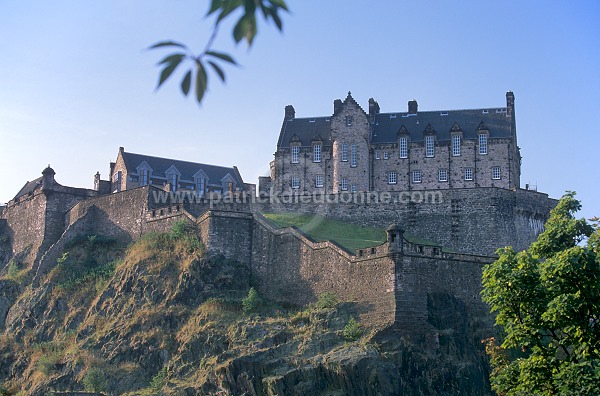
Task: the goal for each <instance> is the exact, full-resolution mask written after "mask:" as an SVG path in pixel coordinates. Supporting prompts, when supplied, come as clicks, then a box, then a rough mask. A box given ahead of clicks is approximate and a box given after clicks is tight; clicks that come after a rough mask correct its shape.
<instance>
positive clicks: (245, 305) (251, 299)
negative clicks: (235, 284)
mask: <svg viewBox="0 0 600 396" xmlns="http://www.w3.org/2000/svg"><path fill="white" fill-rule="evenodd" d="M260 300H261V299H260V297H259V295H258V292H257V291H256V289H255V288H253V287H251V288H250V290H248V295H247V296H246V297H244V298H243V299H242V310H243V311H244V313H249V312H252V311H254V310H256V308H257V307H258V305H259V304H260Z"/></svg>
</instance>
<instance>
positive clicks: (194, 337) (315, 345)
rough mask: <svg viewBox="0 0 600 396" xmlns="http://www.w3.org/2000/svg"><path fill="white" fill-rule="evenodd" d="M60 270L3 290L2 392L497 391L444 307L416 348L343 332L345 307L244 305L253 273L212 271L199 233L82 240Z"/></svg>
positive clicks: (446, 299) (449, 306) (391, 337)
mask: <svg viewBox="0 0 600 396" xmlns="http://www.w3.org/2000/svg"><path fill="white" fill-rule="evenodd" d="M58 261H59V263H58V265H57V266H56V268H55V269H53V270H52V271H51V272H50V273H49V274H48V276H47V277H46V278H45V279H43V280H42V281H41V282H40V284H39V286H36V287H33V286H32V285H30V284H28V283H27V279H29V278H28V277H27V276H24V277H23V278H22V279H23V280H22V283H18V282H16V281H14V280H8V279H3V280H1V281H0V331H2V334H1V335H0V386H1V385H4V386H5V387H6V388H7V389H9V390H10V391H11V392H13V393H16V392H17V391H19V390H20V391H22V392H23V393H22V394H24V395H25V394H26V395H43V394H46V393H47V392H48V391H51V390H55V391H80V390H83V389H84V388H87V389H88V390H95V391H104V392H107V393H109V394H161V393H162V394H172V395H196V394H208V395H211V394H213V395H218V394H219V395H221V394H233V395H308V394H324V395H396V394H411V395H412V394H447V395H453V394H456V395H458V394H461V395H463V394H467V395H469V394H470V395H480V394H481V395H483V394H490V393H491V392H490V390H489V384H488V382H487V376H488V366H487V360H486V358H485V355H484V354H483V351H482V348H481V344H480V339H481V329H480V328H479V327H478V322H476V321H473V320H472V319H471V318H469V315H468V312H467V311H466V310H465V309H464V307H463V306H462V305H461V304H460V301H459V300H457V299H455V298H453V297H452V296H450V295H445V294H431V295H428V303H427V309H428V312H429V317H428V324H429V325H430V327H431V329H434V331H429V332H428V334H434V335H435V336H433V337H431V336H428V337H424V338H423V339H421V340H418V339H414V338H406V337H405V334H402V333H401V332H399V331H398V330H397V329H394V328H393V327H388V328H372V327H370V326H369V324H368V323H362V324H361V328H360V329H359V330H358V332H354V333H352V332H350V331H349V329H351V322H352V321H351V320H350V319H351V318H353V317H357V308H356V306H355V304H353V303H352V302H339V303H336V302H335V301H329V302H328V303H327V304H320V305H319V306H318V308H317V306H310V307H288V306H279V305H276V304H274V303H271V302H269V301H267V300H261V299H260V298H259V299H256V300H251V301H250V300H249V297H246V296H247V295H248V289H249V288H250V286H251V284H252V279H251V276H250V271H249V268H248V267H247V266H246V265H243V264H240V263H238V262H234V261H230V260H227V259H224V258H218V257H217V258H213V259H210V260H208V259H206V258H205V257H204V254H203V247H202V245H201V243H200V242H199V239H198V237H197V236H196V235H195V234H194V232H193V230H183V231H182V230H179V231H178V232H171V233H170V234H149V235H147V236H145V237H143V238H142V239H141V240H140V241H138V242H136V243H135V244H133V245H131V246H129V247H128V248H124V247H123V246H120V245H119V244H118V243H117V242H116V241H115V240H112V239H110V238H102V237H100V236H82V237H81V238H79V239H78V240H76V241H74V242H73V243H71V244H70V245H69V246H66V247H65V252H64V254H63V256H62V257H61V258H60V259H59V260H58ZM244 298H246V300H245V301H244ZM242 302H244V303H242ZM243 307H246V308H249V307H250V308H252V309H246V310H244V309H243ZM4 318H6V320H4ZM94 384H95V385H94Z"/></svg>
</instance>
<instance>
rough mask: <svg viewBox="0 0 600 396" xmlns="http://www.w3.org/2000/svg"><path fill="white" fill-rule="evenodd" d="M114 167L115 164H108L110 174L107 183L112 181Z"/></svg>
mask: <svg viewBox="0 0 600 396" xmlns="http://www.w3.org/2000/svg"><path fill="white" fill-rule="evenodd" d="M115 165H116V164H115V163H114V162H111V163H110V173H109V174H108V179H109V181H112V177H113V172H114V171H115Z"/></svg>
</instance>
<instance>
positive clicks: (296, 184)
mask: <svg viewBox="0 0 600 396" xmlns="http://www.w3.org/2000/svg"><path fill="white" fill-rule="evenodd" d="M292 188H293V189H299V188H300V178H299V177H298V176H292Z"/></svg>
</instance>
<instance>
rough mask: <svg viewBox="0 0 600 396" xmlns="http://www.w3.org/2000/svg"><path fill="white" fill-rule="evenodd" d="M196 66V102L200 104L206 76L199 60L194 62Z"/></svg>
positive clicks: (206, 79)
mask: <svg viewBox="0 0 600 396" xmlns="http://www.w3.org/2000/svg"><path fill="white" fill-rule="evenodd" d="M196 66H197V68H198V71H197V72H196V100H197V101H198V103H201V102H202V98H203V97H204V94H205V93H206V88H207V82H208V76H207V75H206V69H205V68H204V65H203V64H202V62H200V61H199V60H196Z"/></svg>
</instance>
